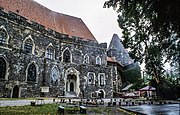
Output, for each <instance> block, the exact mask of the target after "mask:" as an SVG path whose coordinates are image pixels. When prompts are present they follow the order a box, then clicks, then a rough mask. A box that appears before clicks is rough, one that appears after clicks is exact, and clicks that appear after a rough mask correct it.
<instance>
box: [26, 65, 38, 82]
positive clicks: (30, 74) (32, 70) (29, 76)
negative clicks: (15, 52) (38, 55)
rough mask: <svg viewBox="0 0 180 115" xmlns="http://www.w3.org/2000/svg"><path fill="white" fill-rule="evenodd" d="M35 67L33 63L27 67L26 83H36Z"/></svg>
mask: <svg viewBox="0 0 180 115" xmlns="http://www.w3.org/2000/svg"><path fill="white" fill-rule="evenodd" d="M36 74H37V73H36V66H35V64H34V63H32V64H30V65H29V67H28V73H27V81H31V82H36Z"/></svg>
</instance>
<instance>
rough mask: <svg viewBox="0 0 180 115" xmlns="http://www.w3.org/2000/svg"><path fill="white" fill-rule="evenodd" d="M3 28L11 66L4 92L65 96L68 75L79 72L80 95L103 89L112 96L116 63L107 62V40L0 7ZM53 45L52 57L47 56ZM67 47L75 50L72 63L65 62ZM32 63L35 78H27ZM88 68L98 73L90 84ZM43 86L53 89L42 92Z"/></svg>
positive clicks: (1, 47) (1, 86)
mask: <svg viewBox="0 0 180 115" xmlns="http://www.w3.org/2000/svg"><path fill="white" fill-rule="evenodd" d="M0 29H2V30H3V31H6V33H7V36H6V39H7V38H8V41H7V42H6V43H4V44H2V43H1V44H0V57H2V58H3V59H4V60H5V61H6V66H7V68H6V77H5V79H0V92H1V93H0V96H2V97H14V95H16V96H17V97H37V96H46V97H56V96H62V95H65V94H66V93H67V88H68V86H67V87H66V85H67V84H68V80H67V76H68V75H69V74H70V75H71V74H72V75H75V76H76V77H75V78H74V83H75V93H76V96H84V97H86V98H90V97H91V96H92V93H93V92H95V91H103V92H104V97H112V77H113V76H112V74H110V71H111V70H112V66H108V65H107V60H106V59H107V54H106V47H107V46H106V44H98V43H97V42H96V41H87V40H84V39H83V38H78V37H75V36H68V35H65V34H61V33H58V32H56V31H53V30H51V29H47V28H45V27H44V26H42V25H40V24H38V23H36V22H33V21H30V20H27V19H26V18H24V17H21V16H19V15H17V14H14V13H12V12H4V11H3V10H0ZM28 38H31V40H32V41H33V43H34V50H33V52H30V53H27V52H25V51H24V41H25V40H26V39H28ZM49 46H51V47H52V48H53V58H52V59H48V58H46V50H47V48H48V47H49ZM66 49H67V50H68V51H69V52H70V54H71V59H70V60H71V62H68V63H66V62H63V52H64V51H65V50H66ZM85 55H88V56H89V62H88V63H84V56H85ZM97 57H100V59H101V64H100V65H99V64H96V58H97ZM32 63H33V64H34V65H35V67H36V81H35V82H29V81H27V76H28V67H29V66H30V64H32ZM52 68H56V69H57V70H58V71H57V73H58V74H57V75H58V79H57V81H56V82H53V83H52V82H51V81H52ZM113 70H114V69H113ZM1 71H2V70H1ZM71 71H72V73H71ZM88 72H93V73H94V74H95V76H94V77H95V84H93V85H89V84H88ZM99 73H103V74H104V75H105V84H104V85H100V84H99V78H98V76H99ZM114 73H115V72H114ZM69 81H70V80H69ZM43 86H46V87H48V88H49V92H44V93H42V92H41V87H43ZM16 93H18V94H16ZM16 96H15V97H16Z"/></svg>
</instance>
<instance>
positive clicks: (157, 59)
mask: <svg viewBox="0 0 180 115" xmlns="http://www.w3.org/2000/svg"><path fill="white" fill-rule="evenodd" d="M104 6H105V7H113V8H114V9H115V10H116V11H117V12H119V15H118V23H119V27H120V28H121V29H122V30H123V32H122V34H123V38H124V40H123V44H124V46H125V47H126V48H130V49H131V52H130V54H131V57H133V58H134V59H135V60H137V61H139V62H141V63H142V62H145V64H146V70H147V73H148V74H149V75H152V76H154V78H155V80H156V82H157V83H160V80H161V79H160V78H161V77H162V76H163V73H164V70H163V65H164V64H165V63H166V62H171V63H174V62H178V63H180V38H179V37H180V7H179V6H180V1H179V0H173V2H172V1H171V0H108V1H106V2H105V4H104Z"/></svg>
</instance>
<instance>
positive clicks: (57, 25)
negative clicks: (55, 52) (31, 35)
mask: <svg viewBox="0 0 180 115" xmlns="http://www.w3.org/2000/svg"><path fill="white" fill-rule="evenodd" d="M0 6H1V7H3V8H4V10H5V11H11V12H15V13H17V14H19V15H21V16H23V17H26V18H27V19H29V20H32V21H34V22H37V23H39V24H41V25H44V26H45V27H46V28H50V29H52V30H55V31H57V32H59V33H63V34H67V35H69V36H77V37H80V38H83V39H86V40H95V41H97V40H96V39H95V37H94V36H93V35H92V33H91V32H90V30H89V29H88V27H87V26H86V25H85V24H84V22H83V21H82V20H81V19H80V18H77V17H73V16H69V15H65V14H61V13H57V12H54V11H51V10H50V9H48V8H46V7H44V6H42V5H41V4H39V3H37V2H35V1H33V0H0Z"/></svg>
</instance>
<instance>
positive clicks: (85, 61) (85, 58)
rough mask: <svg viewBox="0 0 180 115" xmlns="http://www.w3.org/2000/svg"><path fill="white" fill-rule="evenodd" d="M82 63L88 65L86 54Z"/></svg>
mask: <svg viewBox="0 0 180 115" xmlns="http://www.w3.org/2000/svg"><path fill="white" fill-rule="evenodd" d="M83 63H84V64H89V56H88V55H87V54H86V55H85V56H84V62H83Z"/></svg>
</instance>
